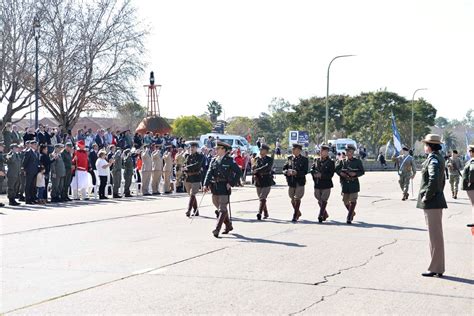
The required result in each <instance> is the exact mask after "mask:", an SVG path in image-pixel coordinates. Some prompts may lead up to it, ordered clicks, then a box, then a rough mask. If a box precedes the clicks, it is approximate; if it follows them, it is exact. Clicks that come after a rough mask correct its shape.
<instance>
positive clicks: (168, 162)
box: [163, 152, 173, 172]
mask: <svg viewBox="0 0 474 316" xmlns="http://www.w3.org/2000/svg"><path fill="white" fill-rule="evenodd" d="M163 160H164V161H165V165H164V167H163V171H165V172H171V171H173V156H172V155H171V153H170V152H168V153H166V154H165V155H164V156H163Z"/></svg>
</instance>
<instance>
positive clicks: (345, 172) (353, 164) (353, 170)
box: [335, 144, 365, 224]
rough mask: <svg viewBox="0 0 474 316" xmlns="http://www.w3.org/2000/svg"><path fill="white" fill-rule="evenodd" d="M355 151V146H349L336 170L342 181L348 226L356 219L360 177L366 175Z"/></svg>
mask: <svg viewBox="0 0 474 316" xmlns="http://www.w3.org/2000/svg"><path fill="white" fill-rule="evenodd" d="M355 150H356V148H355V146H354V145H352V144H347V145H346V157H345V158H343V159H342V160H339V161H338V162H337V164H336V169H335V171H336V173H337V174H338V175H339V177H340V181H341V187H342V201H343V203H344V205H345V207H346V209H347V220H346V222H347V224H351V223H352V220H353V219H354V216H355V208H356V205H357V198H358V197H359V191H360V183H359V177H361V176H363V175H364V173H365V171H364V166H363V165H362V161H360V160H359V159H357V158H356V157H354V151H355Z"/></svg>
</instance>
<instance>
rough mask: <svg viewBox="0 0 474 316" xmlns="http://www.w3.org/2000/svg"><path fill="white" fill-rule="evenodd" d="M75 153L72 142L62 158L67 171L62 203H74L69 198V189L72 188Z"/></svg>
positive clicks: (68, 144)
mask: <svg viewBox="0 0 474 316" xmlns="http://www.w3.org/2000/svg"><path fill="white" fill-rule="evenodd" d="M73 151H74V147H73V144H72V143H71V142H67V143H66V147H65V150H64V151H63V152H62V154H61V158H62V159H63V162H64V168H65V170H66V174H65V176H64V186H63V187H62V193H61V201H62V202H70V201H72V200H71V199H70V198H69V187H70V186H71V181H72V154H73Z"/></svg>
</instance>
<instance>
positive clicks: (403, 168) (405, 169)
mask: <svg viewBox="0 0 474 316" xmlns="http://www.w3.org/2000/svg"><path fill="white" fill-rule="evenodd" d="M409 151H410V150H409V149H408V148H407V147H403V148H402V151H401V155H400V156H398V157H393V160H396V165H397V166H399V167H398V176H399V180H398V183H399V184H400V188H401V189H402V192H403V197H402V201H406V200H408V196H409V194H408V188H409V187H410V180H411V179H413V178H415V174H416V163H415V159H413V157H412V156H411V155H410V154H409Z"/></svg>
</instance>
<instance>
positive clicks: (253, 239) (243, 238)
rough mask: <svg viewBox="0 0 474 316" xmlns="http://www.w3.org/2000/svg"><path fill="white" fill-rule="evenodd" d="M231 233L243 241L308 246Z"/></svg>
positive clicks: (299, 246)
mask: <svg viewBox="0 0 474 316" xmlns="http://www.w3.org/2000/svg"><path fill="white" fill-rule="evenodd" d="M231 235H232V236H234V237H237V239H241V242H255V243H259V244H272V245H281V246H287V247H298V248H304V247H306V245H300V244H297V243H293V242H282V241H275V240H269V239H263V238H250V237H245V236H243V235H240V234H231Z"/></svg>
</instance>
